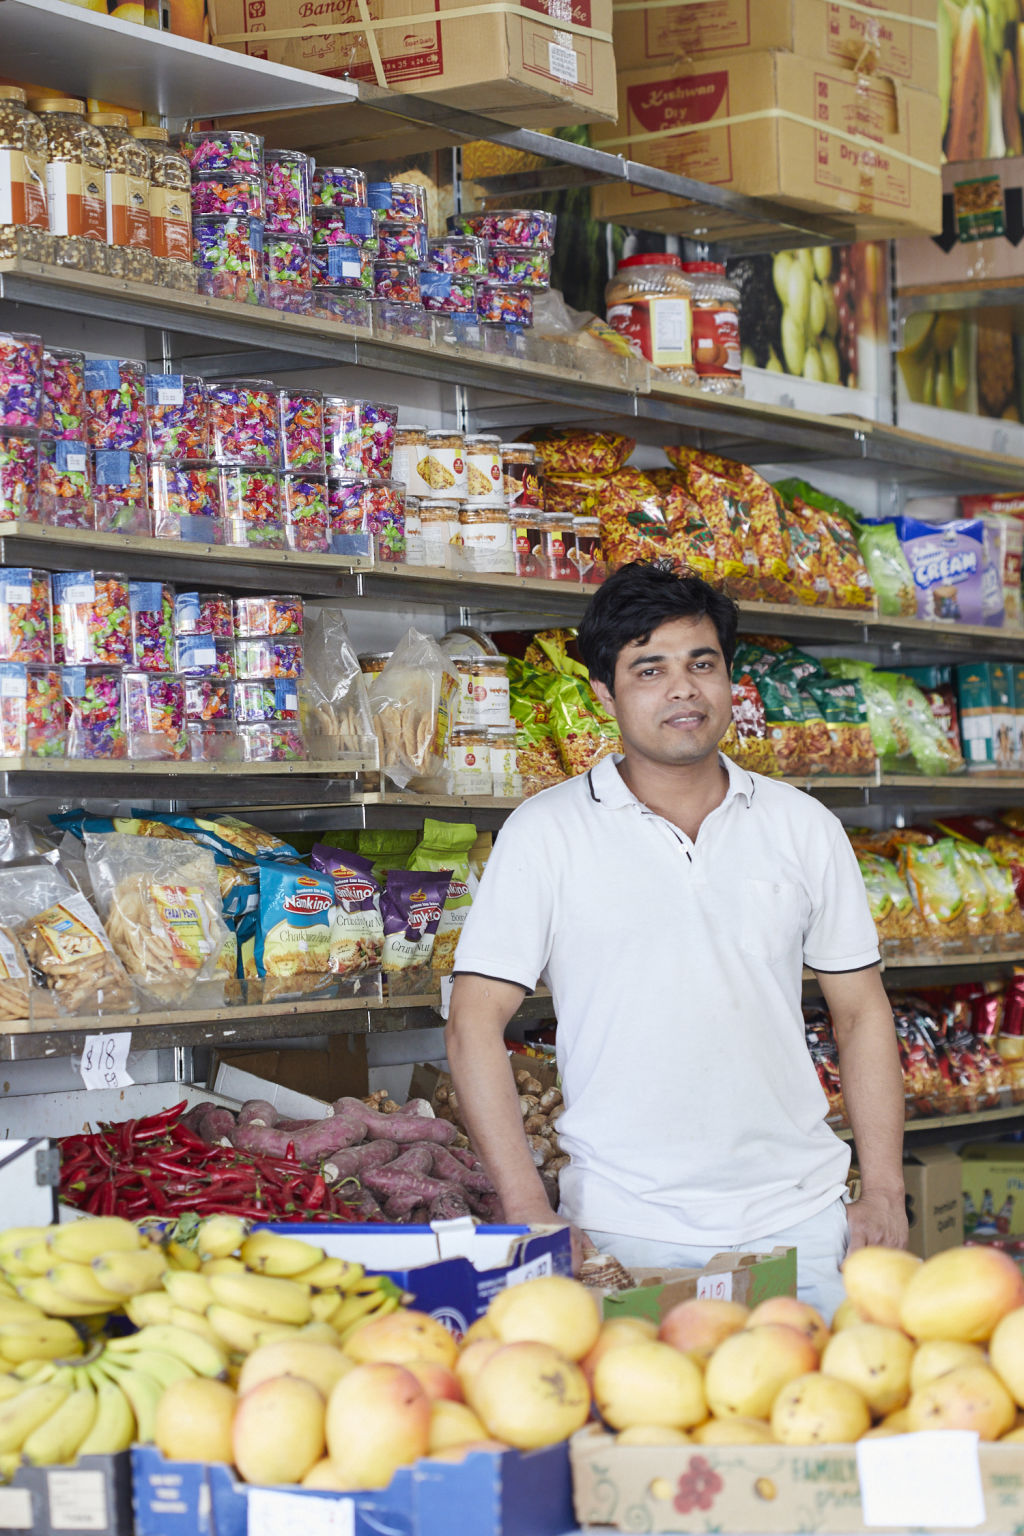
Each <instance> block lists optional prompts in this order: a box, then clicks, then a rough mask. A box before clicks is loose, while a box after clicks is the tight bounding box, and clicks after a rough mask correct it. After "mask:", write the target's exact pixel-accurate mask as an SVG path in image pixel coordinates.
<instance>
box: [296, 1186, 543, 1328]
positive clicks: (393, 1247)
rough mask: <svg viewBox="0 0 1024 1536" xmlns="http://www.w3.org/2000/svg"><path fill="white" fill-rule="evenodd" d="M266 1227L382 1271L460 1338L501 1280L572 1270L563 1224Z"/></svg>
mask: <svg viewBox="0 0 1024 1536" xmlns="http://www.w3.org/2000/svg"><path fill="white" fill-rule="evenodd" d="M267 1227H268V1230H269V1231H271V1232H283V1233H284V1234H285V1235H286V1236H287V1237H304V1238H306V1239H307V1241H309V1242H311V1243H316V1244H317V1246H318V1247H321V1248H323V1249H325V1250H326V1252H327V1253H328V1255H332V1254H336V1255H337V1256H338V1257H339V1258H344V1259H351V1260H353V1261H354V1262H355V1263H357V1264H362V1265H363V1266H364V1268H365V1269H366V1270H368V1271H369V1273H371V1274H375V1275H380V1274H385V1275H389V1276H390V1277H391V1279H392V1280H393V1281H394V1282H395V1284H396V1285H400V1286H401V1287H402V1289H403V1290H405V1291H409V1292H410V1293H411V1295H412V1297H413V1303H412V1304H413V1306H414V1307H416V1308H417V1309H418V1310H419V1311H420V1312H429V1313H430V1315H431V1316H432V1317H436V1318H437V1319H438V1321H439V1322H442V1323H444V1325H445V1327H446V1328H448V1329H450V1330H451V1332H452V1333H454V1334H455V1336H456V1337H457V1338H460V1337H461V1336H462V1334H464V1333H465V1331H466V1329H467V1328H468V1327H469V1325H470V1323H473V1322H475V1321H476V1319H477V1318H478V1317H482V1316H483V1315H484V1313H485V1312H486V1311H487V1308H488V1306H489V1305H490V1302H491V1298H492V1297H493V1296H494V1295H496V1293H497V1292H498V1291H502V1290H504V1289H505V1287H506V1286H508V1285H518V1284H519V1282H520V1281H522V1280H533V1279H535V1278H536V1277H537V1276H538V1275H571V1274H572V1245H571V1242H570V1238H569V1228H568V1227H567V1226H550V1227H522V1226H490V1227H485V1226H474V1224H473V1219H472V1217H468V1216H467V1217H462V1218H460V1219H459V1220H457V1221H435V1222H434V1223H433V1224H432V1225H431V1226H429V1227H388V1226H379V1225H374V1226H362V1225H359V1226H350V1225H345V1226H342V1225H338V1226H333V1225H331V1224H330V1223H326V1222H317V1223H316V1224H312V1223H311V1224H310V1225H309V1226H306V1225H304V1224H303V1223H301V1222H299V1223H296V1222H290V1223H282V1224H279V1225H275V1224H273V1223H267Z"/></svg>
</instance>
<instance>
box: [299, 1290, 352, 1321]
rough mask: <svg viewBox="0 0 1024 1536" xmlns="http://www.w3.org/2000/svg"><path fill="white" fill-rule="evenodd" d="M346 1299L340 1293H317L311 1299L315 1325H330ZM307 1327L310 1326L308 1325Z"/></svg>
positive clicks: (310, 1304)
mask: <svg viewBox="0 0 1024 1536" xmlns="http://www.w3.org/2000/svg"><path fill="white" fill-rule="evenodd" d="M343 1300H344V1297H343V1296H342V1295H341V1293H340V1292H339V1291H317V1292H316V1294H315V1295H314V1296H311V1297H310V1302H309V1306H310V1311H311V1312H312V1314H313V1322H314V1323H329V1322H330V1320H331V1318H332V1317H333V1316H334V1314H335V1312H337V1311H338V1309H339V1307H340V1306H341V1304H342V1301H343ZM306 1326H307V1327H309V1326H310V1325H309V1324H308V1323H307V1324H306Z"/></svg>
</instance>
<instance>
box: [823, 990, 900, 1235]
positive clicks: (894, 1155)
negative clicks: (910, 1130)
mask: <svg viewBox="0 0 1024 1536" xmlns="http://www.w3.org/2000/svg"><path fill="white" fill-rule="evenodd" d="M815 975H816V976H817V978H818V982H819V985H820V986H821V990H822V994H823V996H824V998H825V1002H826V1003H827V1005H828V1009H829V1012H830V1013H831V1015H832V1027H833V1030H834V1032H835V1037H836V1044H837V1045H838V1047H839V1076H840V1079H841V1081H842V1085H843V1098H844V1099H845V1101H846V1113H847V1115H848V1117H849V1121H850V1127H851V1129H852V1131H853V1137H854V1141H855V1143H856V1147H857V1163H858V1166H859V1168H860V1176H861V1196H860V1199H859V1200H855V1201H853V1203H852V1204H851V1205H850V1207H849V1210H848V1216H849V1220H850V1247H851V1249H853V1248H863V1247H865V1246H867V1245H868V1244H875V1243H877V1244H881V1245H882V1246H883V1247H886V1248H905V1247H906V1246H907V1212H906V1204H905V1195H904V1189H903V1121H904V1104H903V1073H902V1070H901V1068H900V1058H899V1051H898V1049H897V1046H896V1031H895V1029H894V1028H893V1021H892V1009H891V1008H890V1006H889V999H888V998H887V997H886V995H885V988H884V987H883V986H882V977H881V973H880V972H879V970H878V968H877V966H873V965H872V966H868V967H867V968H866V969H864V970H862V971H843V972H837V973H832V974H829V973H828V972H824V971H822V972H817V971H816V972H815Z"/></svg>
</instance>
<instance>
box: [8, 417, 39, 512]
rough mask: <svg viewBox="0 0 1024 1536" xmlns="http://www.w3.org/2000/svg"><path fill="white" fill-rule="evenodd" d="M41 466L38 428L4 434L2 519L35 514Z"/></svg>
mask: <svg viewBox="0 0 1024 1536" xmlns="http://www.w3.org/2000/svg"><path fill="white" fill-rule="evenodd" d="M38 477H39V470H38V458H37V449H36V437H35V433H34V432H31V433H30V432H29V430H28V429H27V428H22V429H20V430H18V431H7V432H4V433H2V434H0V520H2V521H4V522H9V521H11V520H13V519H14V518H16V517H25V518H31V516H32V510H33V507H34V506H35V499H36V486H37V484H38Z"/></svg>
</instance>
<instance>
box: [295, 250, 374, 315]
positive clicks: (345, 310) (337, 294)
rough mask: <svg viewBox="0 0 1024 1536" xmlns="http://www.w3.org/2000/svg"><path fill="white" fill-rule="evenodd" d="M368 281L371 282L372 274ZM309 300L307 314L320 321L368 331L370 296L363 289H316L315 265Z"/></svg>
mask: <svg viewBox="0 0 1024 1536" xmlns="http://www.w3.org/2000/svg"><path fill="white" fill-rule="evenodd" d="M370 280H371V282H372V280H373V275H372V273H371V276H370ZM311 300H312V308H311V309H310V311H309V313H310V314H313V315H317V316H318V317H319V318H320V319H321V320H332V321H335V322H336V323H337V324H338V325H348V326H351V327H353V328H354V329H357V330H361V331H368V330H369V329H370V327H371V325H372V315H371V304H372V302H373V301H372V299H371V297H370V294H369V293H368V292H367V291H366V290H365V289H363V288H334V287H331V288H319V287H317V283H316V271H315V263H314V273H313V292H312V295H311Z"/></svg>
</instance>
